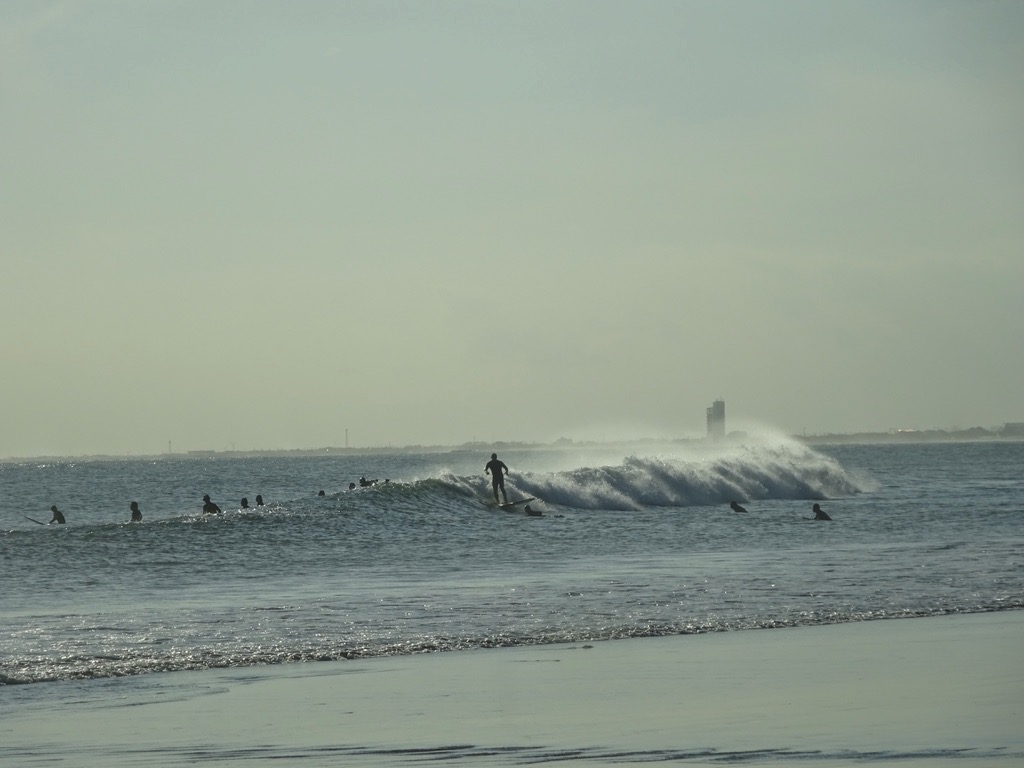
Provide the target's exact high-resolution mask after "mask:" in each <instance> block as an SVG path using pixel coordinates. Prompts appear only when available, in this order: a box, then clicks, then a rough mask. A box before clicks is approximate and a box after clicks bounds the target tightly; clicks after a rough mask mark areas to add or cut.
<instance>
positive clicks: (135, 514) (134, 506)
mask: <svg viewBox="0 0 1024 768" xmlns="http://www.w3.org/2000/svg"><path fill="white" fill-rule="evenodd" d="M128 507H129V509H131V511H132V519H131V522H133V523H141V522H142V510H141V509H139V502H137V501H133V502H132V503H131V504H129V505H128Z"/></svg>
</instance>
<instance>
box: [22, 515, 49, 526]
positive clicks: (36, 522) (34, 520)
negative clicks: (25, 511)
mask: <svg viewBox="0 0 1024 768" xmlns="http://www.w3.org/2000/svg"><path fill="white" fill-rule="evenodd" d="M23 517H24V518H25V519H26V520H31V521H32V522H33V523H35V524H36V525H46V523H41V522H39V521H38V520H36V519H35V518H34V517H29V516H28V515H23Z"/></svg>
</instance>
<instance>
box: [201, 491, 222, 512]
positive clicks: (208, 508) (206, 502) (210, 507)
mask: <svg viewBox="0 0 1024 768" xmlns="http://www.w3.org/2000/svg"><path fill="white" fill-rule="evenodd" d="M203 514H204V515H219V514H220V507H218V506H217V505H216V504H214V503H213V502H212V501H210V494H206V495H205V496H203Z"/></svg>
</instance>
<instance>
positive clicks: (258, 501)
mask: <svg viewBox="0 0 1024 768" xmlns="http://www.w3.org/2000/svg"><path fill="white" fill-rule="evenodd" d="M256 506H257V507H262V506H263V497H262V496H260V495H259V494H258V493H257V494H256Z"/></svg>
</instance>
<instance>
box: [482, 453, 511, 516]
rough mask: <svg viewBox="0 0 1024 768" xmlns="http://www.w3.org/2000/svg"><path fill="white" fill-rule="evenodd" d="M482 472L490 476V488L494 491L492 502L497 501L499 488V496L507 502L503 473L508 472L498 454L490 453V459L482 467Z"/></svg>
mask: <svg viewBox="0 0 1024 768" xmlns="http://www.w3.org/2000/svg"><path fill="white" fill-rule="evenodd" d="M484 474H485V475H490V476H491V490H493V491H494V503H495V504H497V503H498V490H499V489H500V490H501V498H502V499H504V502H503V503H505V504H508V495H507V494H506V493H505V475H507V474H508V467H506V466H505V462H503V461H501V460H500V459H499V458H498V454H496V453H492V454H491V460H490V461H488V462H487V465H486V466H485V467H484Z"/></svg>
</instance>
